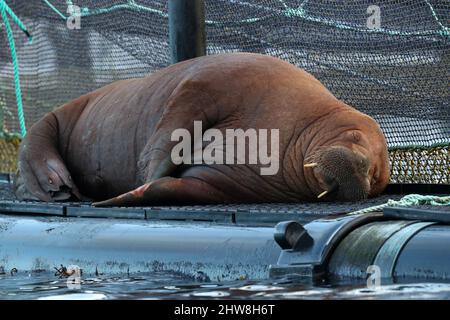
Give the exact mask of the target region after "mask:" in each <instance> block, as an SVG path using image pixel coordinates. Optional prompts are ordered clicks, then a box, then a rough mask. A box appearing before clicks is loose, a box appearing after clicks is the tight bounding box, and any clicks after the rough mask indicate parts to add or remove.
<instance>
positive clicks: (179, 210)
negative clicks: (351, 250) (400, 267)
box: [0, 182, 402, 226]
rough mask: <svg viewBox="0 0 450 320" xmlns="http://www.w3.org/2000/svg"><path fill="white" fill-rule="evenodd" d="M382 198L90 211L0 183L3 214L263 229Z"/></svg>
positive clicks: (86, 205) (367, 204) (356, 207)
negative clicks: (20, 196)
mask: <svg viewBox="0 0 450 320" xmlns="http://www.w3.org/2000/svg"><path fill="white" fill-rule="evenodd" d="M401 197H402V195H401V194H397V195H393V194H390V195H383V196H380V197H377V198H373V199H369V200H365V201H359V202H333V203H327V202H317V203H262V204H228V205H203V206H154V207H153V206H152V207H129V208H126V207H120V208H118V207H113V208H94V207H92V206H90V204H89V203H82V202H54V203H45V202H39V201H29V202H27V201H17V200H16V199H15V196H14V195H13V193H12V191H11V187H10V184H9V183H8V182H3V183H0V212H1V213H3V214H15V215H20V214H31V215H53V216H66V217H94V218H125V219H147V220H180V221H183V220H187V221H209V222H218V223H229V224H239V225H255V226H260V225H261V226H266V225H275V224H276V223H278V222H280V221H285V220H297V221H299V222H301V223H307V222H310V221H312V220H314V219H318V218H321V217H324V216H327V215H335V214H343V213H348V212H352V211H356V210H360V209H364V208H367V207H371V206H375V205H379V204H383V203H386V202H387V201H388V200H389V199H394V200H398V199H400V198H401Z"/></svg>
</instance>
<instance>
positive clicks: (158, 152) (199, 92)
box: [138, 80, 218, 182]
mask: <svg viewBox="0 0 450 320" xmlns="http://www.w3.org/2000/svg"><path fill="white" fill-rule="evenodd" d="M204 86H205V85H204V84H202V83H200V82H198V81H195V80H184V81H182V82H181V83H180V84H179V85H178V86H177V88H176V89H175V90H174V92H173V93H172V94H171V96H170V98H169V100H168V102H167V106H166V108H165V111H164V113H163V115H162V117H161V119H160V120H159V122H158V125H157V127H156V130H155V132H154V133H153V134H152V136H151V137H150V139H149V141H148V142H147V144H146V145H145V147H144V149H143V151H142V152H141V154H140V156H139V161H138V170H139V175H140V178H141V180H142V181H145V182H151V181H155V180H156V179H159V178H162V177H165V176H169V175H170V174H171V173H172V172H173V171H174V170H175V169H176V168H177V165H175V164H174V163H173V161H172V159H171V152H172V149H173V147H174V146H175V145H176V144H178V143H179V141H177V140H176V141H172V134H173V133H174V132H175V130H180V129H181V130H187V131H188V132H189V134H190V136H191V137H194V121H200V122H201V123H202V129H203V131H204V130H207V129H209V128H211V127H212V126H214V125H215V124H216V123H217V118H218V116H217V109H216V106H215V104H214V102H213V100H212V99H211V97H210V96H209V94H208V93H206V92H205V91H204V89H202V88H204Z"/></svg>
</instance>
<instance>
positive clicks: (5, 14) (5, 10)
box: [0, 0, 32, 137]
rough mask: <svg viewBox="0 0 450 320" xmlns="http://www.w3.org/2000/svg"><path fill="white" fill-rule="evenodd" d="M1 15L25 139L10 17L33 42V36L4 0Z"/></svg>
mask: <svg viewBox="0 0 450 320" xmlns="http://www.w3.org/2000/svg"><path fill="white" fill-rule="evenodd" d="M0 13H1V17H2V20H3V22H4V24H5V29H6V35H7V37H8V43H9V48H10V50H11V59H12V63H13V71H14V85H15V89H16V101H17V114H18V116H19V124H20V133H21V135H22V137H25V135H26V134H27V129H26V126H25V116H24V112H23V104H22V92H21V90H20V76H19V63H18V60H17V53H16V46H15V44H14V36H13V32H12V29H11V25H10V24H9V19H8V15H9V16H10V17H11V18H12V20H13V21H14V23H16V24H17V25H18V26H19V28H20V29H21V30H22V31H23V32H24V33H25V34H26V35H27V37H28V38H29V40H30V42H31V39H32V38H31V35H30V33H29V32H28V30H27V28H26V27H25V25H24V24H23V23H22V21H20V19H19V18H18V17H17V16H16V15H15V13H14V12H13V11H12V10H11V8H10V7H9V6H8V5H7V4H6V2H5V1H4V0H0Z"/></svg>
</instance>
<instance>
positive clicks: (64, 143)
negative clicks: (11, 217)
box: [15, 53, 389, 206]
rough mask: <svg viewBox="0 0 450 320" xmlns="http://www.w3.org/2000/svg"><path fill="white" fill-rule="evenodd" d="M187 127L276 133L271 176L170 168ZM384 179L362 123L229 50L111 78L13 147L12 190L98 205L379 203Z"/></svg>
mask: <svg viewBox="0 0 450 320" xmlns="http://www.w3.org/2000/svg"><path fill="white" fill-rule="evenodd" d="M194 121H201V122H202V125H203V130H206V129H211V128H214V129H218V130H220V131H221V132H223V133H224V135H225V130H226V129H229V128H231V129H237V128H240V129H243V130H246V129H250V128H254V129H256V130H258V129H269V130H270V129H279V170H278V172H277V173H276V174H275V175H261V174H260V170H259V169H260V167H261V164H208V165H207V164H196V165H185V164H183V165H179V166H177V165H175V164H174V163H173V162H172V160H171V157H170V155H171V151H172V148H173V147H174V146H175V145H176V144H177V143H178V142H177V141H171V133H172V132H173V131H174V130H175V129H178V128H184V129H187V130H188V131H189V132H190V133H191V134H193V131H194ZM305 165H306V166H305ZM388 181H389V164H388V154H387V146H386V141H385V138H384V136H383V133H382V131H381V129H380V127H379V126H378V124H377V123H376V122H375V121H374V120H373V119H372V118H371V117H369V116H367V115H365V114H363V113H361V112H358V111H357V110H355V109H353V108H352V107H350V106H348V105H346V104H345V103H343V102H342V101H339V100H338V99H336V98H335V97H334V96H333V95H332V93H331V92H329V91H328V90H327V89H326V88H325V87H324V86H323V85H322V84H321V83H320V82H319V81H318V80H317V79H315V78H314V77H313V76H312V75H310V74H309V73H307V72H305V71H303V70H301V69H299V68H297V67H295V66H293V65H291V64H289V63H287V62H284V61H282V60H280V59H277V58H273V57H270V56H265V55H259V54H251V53H230V54H221V55H214V56H205V57H200V58H196V59H192V60H188V61H184V62H181V63H177V64H174V65H171V66H169V67H167V68H164V69H162V70H160V71H158V72H156V73H154V74H151V75H149V76H147V77H144V78H136V79H129V80H122V81H117V82H114V83H112V84H110V85H107V86H105V87H102V88H100V89H97V90H95V91H93V92H90V93H88V94H85V95H83V96H81V97H79V98H77V99H75V100H72V101H70V102H68V103H66V104H64V105H63V106H61V107H59V108H57V109H55V110H54V111H52V112H50V113H48V114H46V115H45V116H44V117H43V118H42V119H41V120H39V121H38V122H36V123H35V124H34V125H33V126H32V127H31V129H30V130H29V132H28V134H27V136H26V138H25V139H24V141H23V142H22V145H21V147H20V151H19V170H18V174H17V178H16V180H15V192H16V195H17V197H18V198H19V199H38V200H43V201H55V200H65V199H68V198H70V197H72V198H73V197H75V198H78V199H84V200H86V199H92V200H95V201H101V202H96V203H94V205H98V206H108V205H140V204H164V203H170V204H193V203H198V204H202V203H245V202H247V203H248V202H301V201H312V200H314V201H315V200H320V201H331V200H333V201H335V200H343V201H353V200H360V199H364V198H367V197H369V196H375V195H377V194H379V193H380V192H382V191H383V189H384V188H385V187H386V185H387V183H388ZM324 192H325V193H324ZM318 195H321V196H320V198H319V199H318V198H317V197H318ZM107 199H109V200H107ZM105 200H106V201H105Z"/></svg>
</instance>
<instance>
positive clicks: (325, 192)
mask: <svg viewBox="0 0 450 320" xmlns="http://www.w3.org/2000/svg"><path fill="white" fill-rule="evenodd" d="M327 193H328V191H327V190H325V191H324V192H322V193H321V194H319V195H318V196H317V199H320V198H322V197H323V196H324V195H326V194H327Z"/></svg>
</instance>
